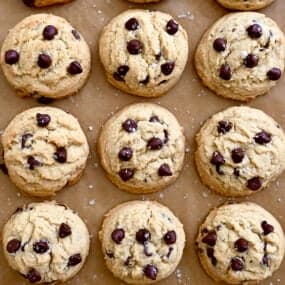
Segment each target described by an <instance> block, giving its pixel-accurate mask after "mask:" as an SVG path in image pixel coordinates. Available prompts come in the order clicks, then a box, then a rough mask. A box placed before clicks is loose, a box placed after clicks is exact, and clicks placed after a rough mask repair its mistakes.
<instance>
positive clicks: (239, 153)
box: [232, 147, 245, 163]
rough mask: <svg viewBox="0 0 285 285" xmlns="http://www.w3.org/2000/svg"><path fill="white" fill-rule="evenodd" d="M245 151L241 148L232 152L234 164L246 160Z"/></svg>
mask: <svg viewBox="0 0 285 285" xmlns="http://www.w3.org/2000/svg"><path fill="white" fill-rule="evenodd" d="M244 154H245V153H244V150H243V149H242V148H240V147H238V148H235V149H233V150H232V160H233V162H234V163H241V162H242V161H243V159H244Z"/></svg>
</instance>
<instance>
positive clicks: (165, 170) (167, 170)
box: [158, 163, 173, 177]
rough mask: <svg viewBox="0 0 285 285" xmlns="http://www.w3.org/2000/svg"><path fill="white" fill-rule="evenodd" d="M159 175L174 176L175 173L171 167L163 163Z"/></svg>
mask: <svg viewBox="0 0 285 285" xmlns="http://www.w3.org/2000/svg"><path fill="white" fill-rule="evenodd" d="M158 175H159V176H162V177H163V176H172V175H173V173H172V171H171V169H170V167H169V165H168V164H167V163H163V164H162V165H160V167H159V169H158Z"/></svg>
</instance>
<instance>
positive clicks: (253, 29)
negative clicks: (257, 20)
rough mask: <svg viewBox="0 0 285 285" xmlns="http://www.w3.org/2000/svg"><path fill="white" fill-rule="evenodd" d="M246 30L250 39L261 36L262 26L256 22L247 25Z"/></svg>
mask: <svg viewBox="0 0 285 285" xmlns="http://www.w3.org/2000/svg"><path fill="white" fill-rule="evenodd" d="M246 31H247V34H248V35H249V36H250V37H251V38H252V39H258V38H260V37H261V36H262V27H261V26H260V25H258V24H253V25H251V26H249V27H248V28H247V29H246Z"/></svg>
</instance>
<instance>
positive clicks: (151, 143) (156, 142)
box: [147, 137, 163, 150]
mask: <svg viewBox="0 0 285 285" xmlns="http://www.w3.org/2000/svg"><path fill="white" fill-rule="evenodd" d="M162 147H163V141H162V140H161V139H160V138H156V137H153V138H151V139H150V140H148V142H147V148H148V149H151V150H159V149H161V148H162Z"/></svg>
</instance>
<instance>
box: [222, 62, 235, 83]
mask: <svg viewBox="0 0 285 285" xmlns="http://www.w3.org/2000/svg"><path fill="white" fill-rule="evenodd" d="M219 76H220V78H222V79H224V80H230V79H231V78H232V70H231V67H230V66H229V65H228V64H227V63H225V64H222V65H221V68H220V74H219Z"/></svg>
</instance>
